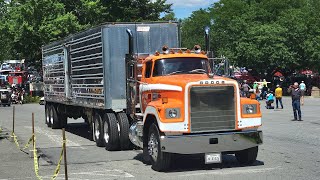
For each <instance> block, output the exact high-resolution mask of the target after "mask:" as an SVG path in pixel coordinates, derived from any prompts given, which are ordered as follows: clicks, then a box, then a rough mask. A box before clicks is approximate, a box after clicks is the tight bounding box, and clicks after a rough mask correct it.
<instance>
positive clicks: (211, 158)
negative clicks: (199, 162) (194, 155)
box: [205, 153, 221, 164]
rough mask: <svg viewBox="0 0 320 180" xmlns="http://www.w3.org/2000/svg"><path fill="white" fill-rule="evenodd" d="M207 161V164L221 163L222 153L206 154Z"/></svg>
mask: <svg viewBox="0 0 320 180" xmlns="http://www.w3.org/2000/svg"><path fill="white" fill-rule="evenodd" d="M205 163H206V164H212V163H221V153H210V154H205Z"/></svg>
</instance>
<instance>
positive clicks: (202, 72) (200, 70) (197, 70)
mask: <svg viewBox="0 0 320 180" xmlns="http://www.w3.org/2000/svg"><path fill="white" fill-rule="evenodd" d="M188 73H201V74H204V73H207V71H206V70H204V69H194V70H191V71H188Z"/></svg>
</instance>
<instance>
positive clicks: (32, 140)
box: [0, 106, 68, 180]
mask: <svg viewBox="0 0 320 180" xmlns="http://www.w3.org/2000/svg"><path fill="white" fill-rule="evenodd" d="M12 121H13V123H12V132H11V138H12V139H13V141H14V143H15V144H16V146H17V148H18V149H19V150H21V151H23V152H25V151H24V150H26V149H28V148H29V146H30V145H31V143H32V145H33V149H32V150H31V151H33V161H34V172H35V175H36V177H37V179H38V180H42V177H41V176H40V175H39V161H38V153H37V148H36V136H35V132H34V113H32V135H31V137H30V138H29V140H28V142H27V143H26V144H25V145H24V146H23V148H21V146H20V144H19V141H18V138H17V136H16V134H15V133H14V124H15V122H14V121H15V107H14V106H13V119H12ZM1 132H2V129H1V128H0V133H1ZM66 142H67V141H66V137H65V129H64V128H63V129H62V148H61V152H60V158H59V161H58V164H57V167H56V169H55V171H54V174H53V176H52V177H51V180H55V179H56V178H57V176H58V175H59V172H60V167H61V162H62V158H63V157H64V158H63V159H64V166H65V179H66V180H68V173H67V157H66V154H67V153H66ZM25 153H27V154H29V153H28V152H25Z"/></svg>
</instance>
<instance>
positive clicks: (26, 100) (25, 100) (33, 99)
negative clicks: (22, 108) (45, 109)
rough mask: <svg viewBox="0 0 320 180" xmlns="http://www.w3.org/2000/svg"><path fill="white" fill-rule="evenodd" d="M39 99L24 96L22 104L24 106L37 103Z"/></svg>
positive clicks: (37, 97)
mask: <svg viewBox="0 0 320 180" xmlns="http://www.w3.org/2000/svg"><path fill="white" fill-rule="evenodd" d="M40 98H41V97H39V96H34V97H32V96H25V97H24V98H23V103H24V104H29V103H39V101H40Z"/></svg>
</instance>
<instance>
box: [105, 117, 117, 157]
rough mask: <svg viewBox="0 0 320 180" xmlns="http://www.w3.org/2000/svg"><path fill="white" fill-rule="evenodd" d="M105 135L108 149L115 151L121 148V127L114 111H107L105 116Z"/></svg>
mask: <svg viewBox="0 0 320 180" xmlns="http://www.w3.org/2000/svg"><path fill="white" fill-rule="evenodd" d="M103 137H104V143H105V146H106V150H108V151H115V150H118V149H119V146H120V144H119V129H118V123H117V118H116V116H115V115H114V114H113V113H106V114H105V116H104V118H103Z"/></svg>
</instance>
